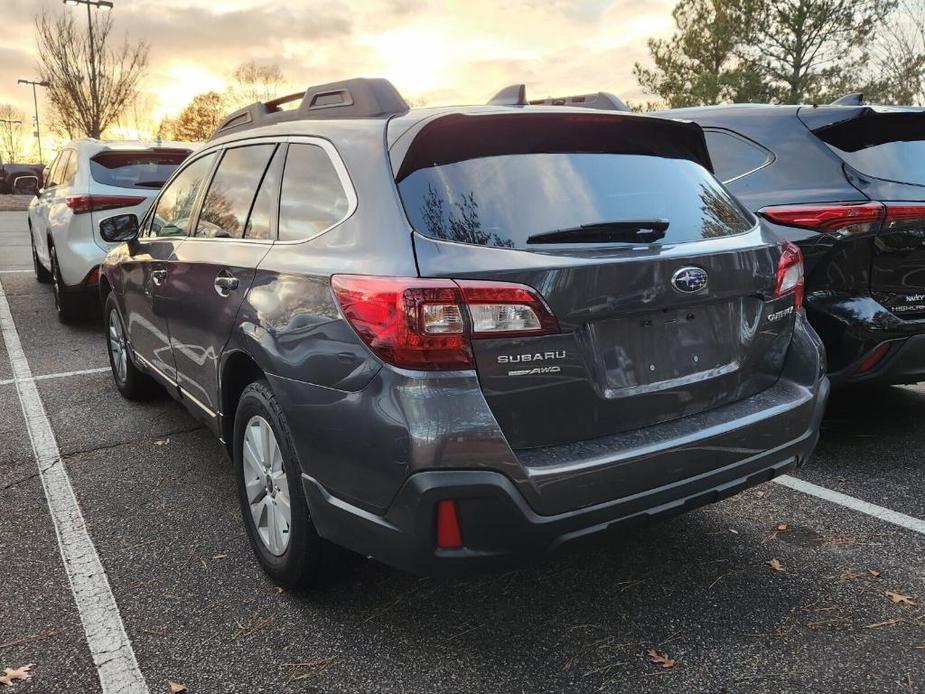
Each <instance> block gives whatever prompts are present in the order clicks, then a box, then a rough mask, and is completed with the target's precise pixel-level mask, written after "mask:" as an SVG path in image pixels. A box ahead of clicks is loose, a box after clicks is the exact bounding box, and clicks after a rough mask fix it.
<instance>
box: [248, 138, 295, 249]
mask: <svg viewBox="0 0 925 694" xmlns="http://www.w3.org/2000/svg"><path fill="white" fill-rule="evenodd" d="M285 159H286V148H285V147H279V148H277V150H276V154H274V155H273V161H271V162H270V166H269V167H268V168H267V172H266V173H265V174H264V176H263V181H262V182H261V183H260V190H259V191H257V199H256V200H254V208H253V209H252V210H251V216H250V217H249V218H248V220H247V228H246V229H245V230H244V238H247V239H261V240H268V239H272V238H274V232H273V221H274V220H273V217H274V216H275V214H276V196H277V194H278V193H279V183H280V180H281V179H282V177H283V164H284V163H285Z"/></svg>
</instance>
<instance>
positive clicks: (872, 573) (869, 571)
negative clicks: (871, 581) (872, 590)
mask: <svg viewBox="0 0 925 694" xmlns="http://www.w3.org/2000/svg"><path fill="white" fill-rule="evenodd" d="M867 573H869V574H870V575H871V576H873V577H874V578H877V577H878V576H879V575H880V572H879V571H877V569H868V570H867Z"/></svg>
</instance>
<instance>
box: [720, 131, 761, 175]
mask: <svg viewBox="0 0 925 694" xmlns="http://www.w3.org/2000/svg"><path fill="white" fill-rule="evenodd" d="M703 135H704V137H705V138H706V140H707V147H708V148H709V150H710V159H712V160H713V170H714V172H715V173H716V177H717V178H718V179H719V180H721V181H723V182H724V183H726V182H728V181H731V180H733V179H735V178H739V177H740V176H744V175H745V174H749V173H751V172H753V171H756V170H757V169H760V168H761V167H762V166H764V165H765V164H767V163H768V162H769V161H771V153H770V152H769V151H768V150H766V149H765V148H764V147H762V146H761V145H758V144H756V143H754V142H752V141H751V140H746V139H745V138H744V137H740V136H738V135H735V134H733V133H731V132H726V131H724V130H704V132H703Z"/></svg>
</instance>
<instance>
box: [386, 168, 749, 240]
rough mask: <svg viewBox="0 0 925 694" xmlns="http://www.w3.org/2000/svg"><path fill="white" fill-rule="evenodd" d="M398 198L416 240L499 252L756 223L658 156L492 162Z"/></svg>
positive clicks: (734, 229) (420, 178) (416, 176)
mask: <svg viewBox="0 0 925 694" xmlns="http://www.w3.org/2000/svg"><path fill="white" fill-rule="evenodd" d="M399 191H400V194H401V198H402V201H403V203H404V207H405V210H406V212H407V214H408V217H409V219H410V221H411V225H412V226H413V227H414V229H415V230H416V231H417V232H419V233H421V234H424V235H426V236H430V237H433V238H438V239H444V240H447V241H456V242H460V243H470V244H476V245H480V246H494V247H497V248H521V249H524V248H534V249H535V248H536V245H535V243H536V240H537V239H536V237H537V236H539V235H541V234H547V233H548V232H553V231H575V232H579V231H580V232H582V233H581V234H576V235H575V236H573V237H570V236H569V234H568V233H564V234H561V235H556V236H555V237H551V238H552V240H553V241H554V242H556V243H558V242H561V243H563V244H568V243H570V240H569V239H570V238H571V239H574V240H573V241H572V242H573V243H578V242H583V243H584V244H587V243H594V241H595V239H594V238H593V237H594V234H595V233H596V231H597V230H600V231H601V232H602V233H601V234H600V242H601V243H614V242H615V241H614V235H613V234H612V233H611V234H607V233H603V232H604V231H607V229H606V228H601V227H602V226H603V227H606V226H607V225H611V226H614V225H620V223H625V222H640V225H641V226H643V227H652V226H657V227H659V228H660V229H661V227H663V226H664V229H663V233H661V232H660V233H657V234H650V236H649V237H648V242H651V243H659V244H676V243H685V242H690V241H698V240H702V239H708V238H717V237H722V236H730V235H733V234H740V233H743V232H745V231H748V230H749V229H751V228H752V227H753V226H754V224H755V221H754V220H753V219H752V218H751V217H750V215H749V214H748V213H747V212H745V211H744V210H742V208H740V207H739V205H738V204H737V203H736V202H735V201H734V199H733V198H732V197H731V195H730V194H729V193H727V192H726V190H725V189H724V188H723V187H722V186H721V185H720V184H719V183H718V182H717V181H716V179H714V178H713V176H712V175H710V173H709V172H707V171H706V170H705V169H704V168H703V167H702V166H700V165H699V164H697V163H695V162H693V161H689V160H685V159H669V158H664V157H657V156H646V155H633V154H599V153H555V154H549V153H536V154H513V155H503V156H490V157H483V158H477V159H469V160H466V161H461V162H456V163H452V164H446V165H443V166H432V167H429V168H423V169H419V170H417V171H414V172H413V173H411V174H410V175H409V176H408V177H407V178H405V179H403V180H402V181H401V182H400V183H399ZM624 226H626V225H624ZM582 227H586V229H584V230H583V229H582ZM611 230H612V229H611ZM531 238H532V239H533V241H532V242H528V240H529V239H531ZM646 239H647V237H646V236H644V235H643V236H641V237H640V239H638V241H639V242H645V241H646ZM636 241H637V239H635V238H634V237H632V236H631V237H628V241H627V242H636Z"/></svg>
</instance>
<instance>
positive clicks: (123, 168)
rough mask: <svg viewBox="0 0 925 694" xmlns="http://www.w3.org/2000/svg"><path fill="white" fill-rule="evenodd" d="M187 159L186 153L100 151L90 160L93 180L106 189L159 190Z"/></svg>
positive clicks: (180, 151)
mask: <svg viewBox="0 0 925 694" xmlns="http://www.w3.org/2000/svg"><path fill="white" fill-rule="evenodd" d="M187 156H189V152H188V151H186V150H176V151H166V152H163V151H162V152H156V151H150V150H142V151H124V150H120V151H108V152H100V153H99V154H97V155H96V156H94V157H91V159H90V177H91V178H92V179H93V180H94V181H96V182H97V183H101V184H102V185H105V186H116V187H118V188H148V189H156V188H160V187H162V186H163V185H164V183H165V182H166V181H167V179H168V178H170V177H171V176H172V175H173V172H174V171H176V169H177V167H178V166H179V165H180V164H182V163H183V160H184V159H186V157H187Z"/></svg>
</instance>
